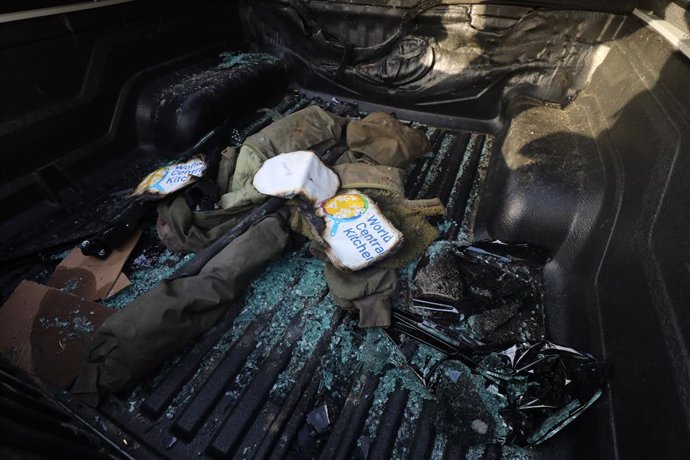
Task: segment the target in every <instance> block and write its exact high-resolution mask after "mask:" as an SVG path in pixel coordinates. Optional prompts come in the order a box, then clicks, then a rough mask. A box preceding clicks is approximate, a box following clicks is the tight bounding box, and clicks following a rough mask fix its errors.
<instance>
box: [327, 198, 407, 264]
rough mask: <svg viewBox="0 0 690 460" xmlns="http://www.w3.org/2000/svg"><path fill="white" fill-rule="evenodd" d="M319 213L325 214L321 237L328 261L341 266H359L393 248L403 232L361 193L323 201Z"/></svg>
mask: <svg viewBox="0 0 690 460" xmlns="http://www.w3.org/2000/svg"><path fill="white" fill-rule="evenodd" d="M320 214H321V215H322V216H323V217H325V218H326V231H325V232H324V234H323V238H324V240H325V241H326V243H328V245H329V247H330V248H329V250H328V251H327V253H328V256H329V258H330V259H331V261H332V262H333V263H334V264H335V265H336V266H339V267H341V268H347V269H349V270H361V269H362V268H364V267H367V266H369V265H371V264H372V263H374V262H375V261H377V260H379V259H381V258H383V257H385V256H387V255H388V254H390V253H392V252H394V251H395V250H396V249H397V248H398V247H399V245H400V243H401V242H402V234H401V233H400V232H399V231H398V230H397V229H396V228H395V227H394V226H393V224H391V223H390V222H389V221H388V219H386V217H385V216H384V215H383V214H382V213H381V211H380V210H379V208H378V206H376V204H375V203H374V202H373V201H372V200H371V198H369V197H368V196H366V195H364V194H363V193H359V192H355V191H353V192H349V193H342V194H340V195H336V196H334V197H333V198H330V199H328V200H326V201H324V202H323V203H322V204H321V206H320Z"/></svg>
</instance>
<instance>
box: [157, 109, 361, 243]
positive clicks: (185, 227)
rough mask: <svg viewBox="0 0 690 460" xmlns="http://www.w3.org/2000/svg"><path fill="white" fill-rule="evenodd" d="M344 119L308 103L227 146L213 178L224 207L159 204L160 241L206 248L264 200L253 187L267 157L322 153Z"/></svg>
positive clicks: (173, 202)
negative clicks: (241, 141) (205, 208)
mask: <svg viewBox="0 0 690 460" xmlns="http://www.w3.org/2000/svg"><path fill="white" fill-rule="evenodd" d="M347 122H348V119H346V118H342V117H338V116H336V115H333V114H330V113H328V112H326V111H324V110H323V109H321V108H320V107H318V106H310V107H307V108H305V109H302V110H299V111H297V112H295V113H293V114H290V115H287V116H285V117H283V118H281V119H280V120H278V121H276V122H274V123H272V124H271V125H269V126H267V127H266V128H264V129H262V130H261V131H259V132H258V133H256V134H254V135H252V136H250V137H248V138H247V139H246V141H245V143H244V144H243V145H242V146H241V147H239V149H238V148H237V147H228V148H226V149H225V150H224V151H223V152H222V156H221V161H220V164H219V167H218V176H217V178H216V183H217V185H218V190H219V191H220V192H221V194H222V196H221V199H220V203H219V204H220V205H221V207H222V208H223V209H218V210H214V211H195V210H193V209H191V208H190V207H189V206H188V205H187V202H186V201H185V199H184V197H182V196H179V195H178V196H176V197H173V198H170V199H167V200H165V201H163V202H162V203H161V204H160V205H159V206H158V216H159V219H158V223H157V230H158V235H159V237H160V239H161V241H162V242H163V243H164V244H165V246H166V247H168V249H170V250H172V251H176V252H198V251H200V250H201V249H203V248H205V247H206V246H208V245H209V244H210V243H212V242H213V241H215V240H216V239H218V238H219V237H220V236H221V235H223V234H224V233H226V232H227V231H228V230H230V229H231V228H232V227H234V226H235V225H236V224H237V222H238V221H239V219H241V218H243V217H244V216H245V215H246V214H247V213H248V212H249V211H250V210H251V209H253V208H254V207H255V206H256V205H258V204H260V203H262V202H263V201H265V200H266V198H267V197H266V196H265V195H262V194H260V193H259V192H258V191H257V190H256V189H255V188H254V186H253V185H252V179H253V178H254V174H256V171H258V170H259V168H260V167H261V165H262V164H263V162H264V161H265V160H267V159H268V158H271V157H274V156H276V155H278V154H279V153H286V152H292V151H297V150H313V151H315V152H317V153H321V152H322V151H324V150H326V149H328V148H330V147H332V146H334V145H335V144H336V143H338V142H339V141H340V139H341V137H342V135H343V130H344V128H345V126H346V125H347Z"/></svg>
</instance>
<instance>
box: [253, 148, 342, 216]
mask: <svg viewBox="0 0 690 460" xmlns="http://www.w3.org/2000/svg"><path fill="white" fill-rule="evenodd" d="M252 183H253V184H254V188H256V190H258V191H259V192H260V193H263V194H264V195H271V196H280V197H283V198H292V197H294V196H295V195H303V196H304V197H305V198H307V199H308V200H309V201H311V202H312V203H314V205H318V204H319V203H321V202H322V201H324V200H327V199H329V198H331V197H332V196H333V195H335V194H336V192H337V191H338V188H339V187H340V180H339V179H338V176H337V175H336V174H335V173H334V172H333V171H331V170H330V168H328V167H327V166H326V165H325V164H323V162H322V161H321V159H319V157H318V156H317V155H316V154H315V153H314V152H310V151H306V150H303V151H298V152H290V153H281V154H280V155H277V156H275V157H273V158H270V159H268V160H266V161H265V162H264V164H263V165H262V166H261V168H260V169H259V170H258V171H257V173H256V174H255V175H254V180H253V182H252Z"/></svg>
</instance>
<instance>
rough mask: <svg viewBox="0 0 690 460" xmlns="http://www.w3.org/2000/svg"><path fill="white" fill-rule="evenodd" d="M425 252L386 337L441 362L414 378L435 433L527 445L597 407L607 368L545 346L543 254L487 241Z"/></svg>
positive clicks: (469, 440) (565, 350)
mask: <svg viewBox="0 0 690 460" xmlns="http://www.w3.org/2000/svg"><path fill="white" fill-rule="evenodd" d="M430 252H431V254H429V255H428V256H427V257H426V258H425V259H424V260H422V262H420V264H419V265H418V268H417V270H416V272H415V276H414V284H415V286H414V288H415V299H414V303H413V306H412V311H413V312H414V313H412V312H401V311H395V312H394V314H393V318H394V321H393V325H392V328H391V330H389V331H388V335H389V337H395V335H396V334H399V333H402V334H405V335H407V336H410V337H412V338H414V339H415V340H417V341H419V342H421V343H424V344H425V345H428V346H431V347H433V348H435V349H437V350H439V351H441V352H443V353H445V354H446V355H448V357H447V358H446V359H444V360H442V361H440V362H439V363H437V365H436V366H435V367H434V368H433V369H431V371H430V372H429V374H428V375H426V376H421V375H420V378H422V380H423V381H424V383H425V384H426V385H427V386H428V388H429V389H430V390H431V392H432V393H433V394H434V396H435V399H436V400H437V404H438V410H437V420H436V422H437V426H438V429H439V430H440V431H441V432H445V433H446V434H448V435H449V436H452V437H453V439H454V440H455V441H456V442H459V443H460V444H463V445H476V444H517V445H522V446H527V445H535V444H539V443H541V442H543V441H544V440H546V439H548V438H549V437H551V436H553V435H554V434H555V433H557V432H558V431H559V430H561V429H562V428H563V427H564V426H565V425H567V424H568V423H569V422H570V421H572V420H573V419H574V418H575V417H577V416H578V415H579V414H580V413H582V412H583V411H584V410H585V409H587V408H588V407H589V406H590V405H591V404H592V403H594V401H596V400H597V398H598V397H599V396H600V395H601V394H602V388H603V386H604V382H605V378H606V365H605V364H604V363H603V362H601V361H599V360H597V359H596V358H594V357H592V356H590V355H588V354H584V353H580V352H578V351H576V350H573V349H571V348H566V347H562V346H559V345H555V344H553V343H550V342H548V341H546V340H545V339H544V332H543V309H542V305H541V297H542V295H541V294H542V284H541V265H542V264H543V263H544V262H545V261H546V260H547V258H546V256H545V255H544V253H543V252H542V251H539V250H538V249H535V248H532V247H530V246H528V245H506V244H504V243H501V242H490V243H486V244H484V245H483V246H482V247H476V246H470V247H458V246H455V245H450V244H445V245H441V246H440V247H436V248H434V249H432V250H431V251H430ZM525 318H532V319H534V320H535V321H534V322H533V323H530V322H528V321H526V320H525ZM477 326H480V327H477ZM418 374H421V373H419V372H418Z"/></svg>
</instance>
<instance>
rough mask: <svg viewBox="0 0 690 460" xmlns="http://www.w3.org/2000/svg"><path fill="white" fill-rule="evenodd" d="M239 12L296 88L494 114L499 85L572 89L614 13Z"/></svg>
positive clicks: (609, 30) (609, 32)
mask: <svg viewBox="0 0 690 460" xmlns="http://www.w3.org/2000/svg"><path fill="white" fill-rule="evenodd" d="M425 5H427V6H429V5H431V3H428V2H427V3H425ZM344 16H345V17H348V18H349V20H348V21H343V20H342V18H343V17H344ZM242 17H243V23H244V27H245V29H246V30H247V33H248V35H249V36H250V37H251V38H252V40H253V41H254V42H255V44H256V46H258V47H259V48H260V49H264V50H268V51H269V52H271V53H273V54H276V55H278V56H281V57H282V58H283V59H285V60H286V62H288V63H289V64H290V67H291V68H292V70H294V72H295V75H296V76H297V79H298V83H299V84H300V85H301V86H303V87H305V88H308V89H310V90H315V91H323V92H326V93H330V94H339V95H341V96H343V97H352V98H358V99H364V100H367V101H369V102H374V103H380V104H387V105H390V106H394V107H399V108H409V109H415V110H419V111H429V112H433V113H436V114H447V115H453V116H460V117H467V118H478V119H493V118H495V117H497V116H498V115H499V114H500V113H501V107H502V99H503V96H504V95H506V94H511V93H520V94H525V95H529V96H531V97H536V98H539V99H543V100H546V101H550V102H555V103H559V104H562V103H565V102H567V101H568V100H570V99H572V98H573V97H574V96H575V95H576V94H577V92H578V91H579V90H581V89H582V88H583V87H584V86H585V85H586V83H587V79H588V76H589V75H590V73H591V69H592V68H594V67H596V65H597V63H598V59H597V52H596V46H597V45H598V44H600V43H602V42H604V41H605V40H607V39H609V38H610V37H612V36H613V34H615V31H616V29H617V27H618V26H619V24H620V22H621V20H622V17H620V16H615V15H611V14H607V13H593V12H584V11H559V10H540V9H532V8H529V7H516V6H498V5H489V6H483V5H442V6H436V7H433V8H430V9H429V8H427V9H426V10H424V9H423V8H419V7H417V9H414V8H410V9H404V8H397V9H391V8H388V7H387V6H367V7H360V6H357V5H351V4H345V3H340V2H323V3H322V2H310V3H309V4H308V6H306V3H303V2H300V1H297V2H292V3H290V4H289V5H286V4H284V3H279V2H271V1H264V2H259V3H256V2H253V3H251V4H247V5H245V6H244V7H243V8H242ZM396 38H397V39H396ZM384 45H385V46H384Z"/></svg>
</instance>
